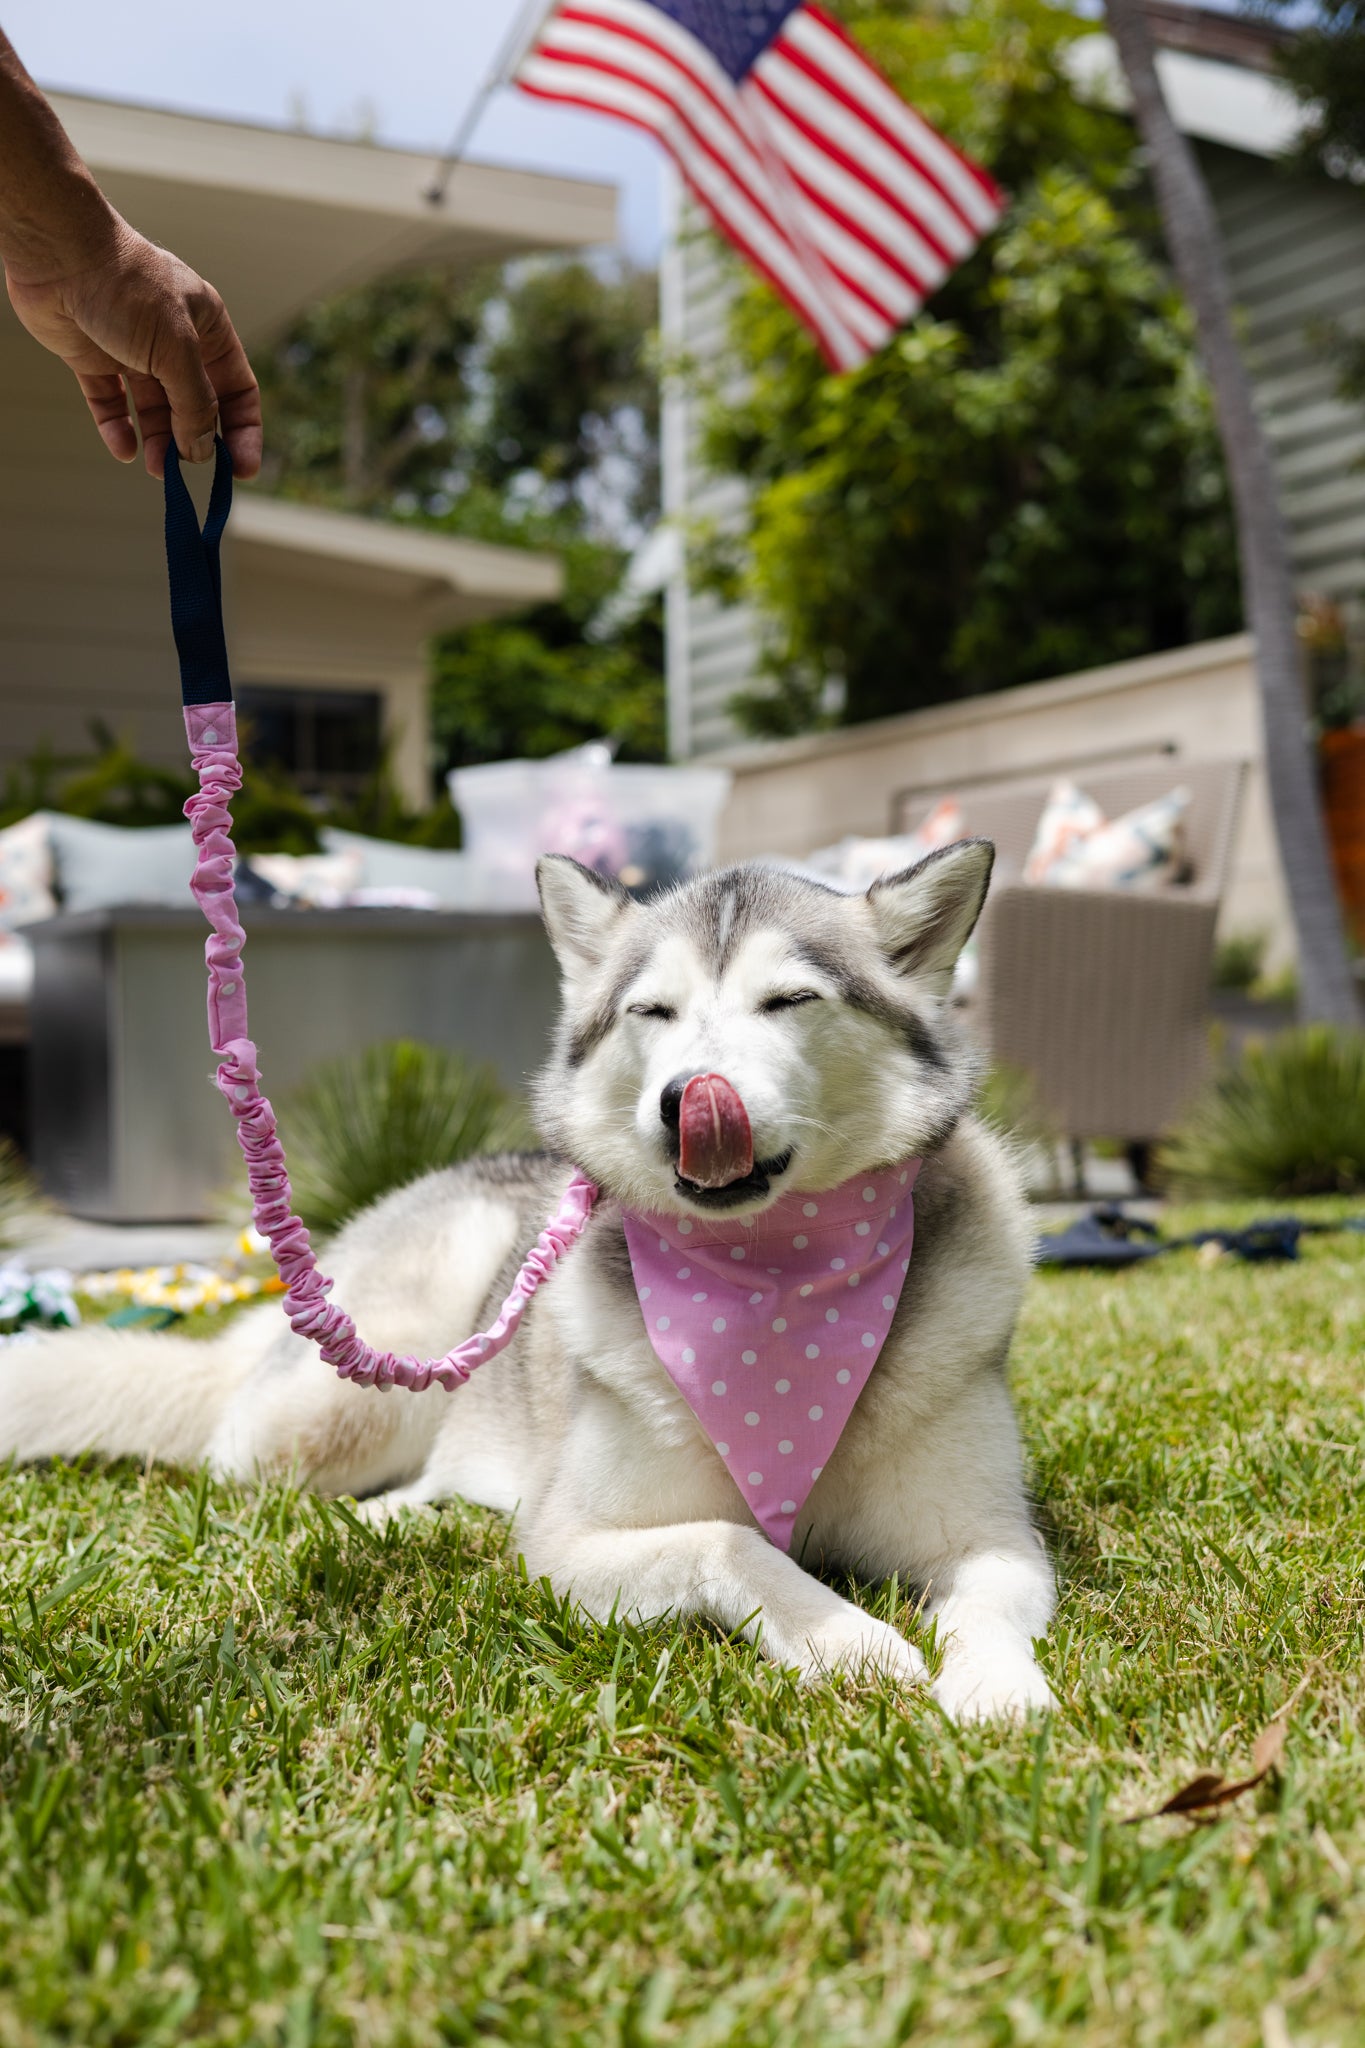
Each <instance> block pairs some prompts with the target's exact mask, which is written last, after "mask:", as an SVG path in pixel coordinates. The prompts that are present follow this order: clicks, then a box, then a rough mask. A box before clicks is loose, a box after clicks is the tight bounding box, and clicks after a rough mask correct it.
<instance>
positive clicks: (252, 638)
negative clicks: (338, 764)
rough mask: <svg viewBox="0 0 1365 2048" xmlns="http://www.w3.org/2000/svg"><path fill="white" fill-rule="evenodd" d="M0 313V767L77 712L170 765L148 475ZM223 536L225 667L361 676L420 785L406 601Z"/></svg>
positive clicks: (75, 739) (417, 709)
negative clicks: (0, 379) (0, 385)
mask: <svg viewBox="0 0 1365 2048" xmlns="http://www.w3.org/2000/svg"><path fill="white" fill-rule="evenodd" d="M0 323H3V324H0V373H3V375H4V378H5V402H4V404H3V405H0V773H3V771H4V770H5V769H6V768H8V767H10V766H12V765H13V764H14V763H15V762H17V761H20V760H22V759H23V758H24V757H25V756H26V755H29V754H31V753H32V752H33V751H34V750H35V748H37V747H39V746H42V745H44V744H46V745H49V746H51V747H53V748H55V749H56V750H57V751H58V752H60V753H62V754H82V753H85V752H88V751H89V748H90V730H89V728H90V721H91V720H92V719H94V718H98V719H100V720H102V721H103V722H104V723H105V724H106V725H108V726H110V727H111V728H112V729H113V730H114V731H115V732H116V733H119V734H120V735H126V736H127V737H128V739H129V740H131V742H132V744H133V745H134V747H135V748H136V749H137V750H138V752H139V753H141V754H142V755H143V756H144V757H145V758H146V759H148V760H151V761H155V762H160V763H163V764H165V765H166V766H175V767H182V766H184V764H185V759H186V755H185V732H184V727H183V725H182V724H181V719H180V686H179V678H178V674H177V670H176V662H175V651H174V648H173V646H172V644H171V631H170V613H169V610H168V604H167V594H166V567H165V556H164V544H163V540H162V500H161V490H160V487H159V485H157V484H154V483H153V482H152V481H151V480H150V478H148V477H147V476H145V475H144V474H143V473H142V472H141V470H140V469H139V470H126V469H123V468H121V467H120V465H119V464H117V463H116V462H114V461H113V460H112V459H111V458H110V457H109V456H107V455H106V454H105V453H104V452H103V450H102V449H101V447H100V445H99V442H98V440H97V438H96V435H95V431H94V428H93V427H92V426H91V425H90V423H89V420H88V418H87V416H86V413H85V408H84V406H83V405H82V403H81V401H80V397H79V394H78V392H77V391H76V389H75V386H74V384H73V382H72V380H71V377H70V374H69V373H68V372H67V371H66V370H64V369H63V368H62V367H61V365H60V364H59V363H57V362H55V361H54V360H53V359H52V358H50V357H48V356H46V355H44V354H43V353H42V352H41V351H40V350H38V349H37V348H35V347H34V346H33V344H32V343H31V342H30V341H28V339H27V337H25V336H22V335H20V334H19V333H18V332H17V331H13V332H11V331H7V330H8V329H9V327H10V326H11V324H12V316H10V314H9V311H8V308H5V309H4V310H3V313H0ZM11 344H12V346H11ZM223 552H224V580H225V583H226V585H227V592H228V595H227V609H228V617H229V621H230V653H231V656H232V660H233V668H234V674H235V676H236V678H237V680H238V681H239V682H252V681H254V682H262V683H271V682H273V683H310V684H314V685H317V686H319V687H322V686H325V687H328V688H333V689H347V688H355V689H366V690H378V691H379V692H380V693H381V695H382V696H383V698H384V701H385V729H386V736H388V737H390V738H391V740H392V744H393V750H394V768H395V773H396V775H397V777H398V780H399V782H400V784H401V786H402V788H403V791H404V794H405V795H406V796H407V797H408V798H409V800H410V801H412V802H414V803H426V802H428V801H429V800H430V794H431V792H430V785H429V775H428V768H427V737H426V673H425V661H424V652H423V639H424V635H425V633H426V631H427V625H426V622H425V619H424V617H423V607H422V605H421V603H420V601H416V600H414V598H413V597H412V595H411V594H410V593H408V592H406V591H403V590H402V589H398V590H394V591H391V592H389V593H388V594H385V593H382V592H381V591H378V590H376V589H371V588H367V587H364V581H363V577H362V576H361V575H360V574H359V573H358V572H357V573H356V574H353V575H352V577H351V578H350V579H349V580H348V579H347V578H346V577H336V578H332V577H329V576H324V575H320V574H318V573H317V571H316V570H315V569H310V566H309V564H308V562H307V561H306V560H302V559H298V558H293V559H291V558H288V557H286V558H283V559H282V560H280V561H279V562H278V563H276V562H272V560H271V559H270V555H269V551H268V550H266V549H265V548H263V547H257V546H241V547H236V546H234V543H233V542H232V540H231V538H230V537H229V539H228V541H227V542H226V543H225V546H224V551H223ZM357 586H359V587H357Z"/></svg>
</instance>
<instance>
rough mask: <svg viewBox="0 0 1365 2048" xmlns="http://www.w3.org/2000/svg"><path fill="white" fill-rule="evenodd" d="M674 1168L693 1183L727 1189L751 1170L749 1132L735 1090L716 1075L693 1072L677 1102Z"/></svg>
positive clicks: (752, 1145) (746, 1120)
mask: <svg viewBox="0 0 1365 2048" xmlns="http://www.w3.org/2000/svg"><path fill="white" fill-rule="evenodd" d="M678 1136H679V1138H680V1140H681V1148H680V1150H679V1154H678V1172H679V1173H680V1174H681V1175H682V1178H683V1179H684V1180H690V1181H691V1182H692V1185H693V1186H694V1187H698V1188H728V1187H729V1185H730V1183H731V1182H732V1181H736V1180H743V1179H745V1177H746V1176H747V1175H748V1174H751V1173H752V1172H753V1170H754V1134H753V1132H752V1131H751V1130H750V1129H749V1113H748V1111H747V1110H746V1109H745V1107H744V1103H743V1100H742V1098H741V1097H740V1094H739V1091H738V1090H737V1089H735V1088H732V1087H731V1086H730V1083H729V1082H728V1081H727V1080H726V1079H725V1078H724V1076H723V1075H721V1074H694V1075H693V1076H692V1079H691V1080H690V1081H689V1082H688V1084H687V1086H686V1087H685V1088H684V1089H683V1092H682V1102H681V1104H680V1106H679V1121H678Z"/></svg>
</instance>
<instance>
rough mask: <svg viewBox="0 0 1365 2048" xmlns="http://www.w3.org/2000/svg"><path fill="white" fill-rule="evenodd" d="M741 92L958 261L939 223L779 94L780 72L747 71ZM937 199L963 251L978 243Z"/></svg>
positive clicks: (909, 169)
mask: <svg viewBox="0 0 1365 2048" xmlns="http://www.w3.org/2000/svg"><path fill="white" fill-rule="evenodd" d="M782 56H783V57H784V58H785V57H786V56H787V52H786V51H785V50H784V51H783V52H782ZM817 83H818V84H819V85H820V86H821V87H822V88H823V86H824V80H823V79H821V80H818V81H817ZM745 89H746V91H749V92H754V93H761V94H762V95H763V97H764V98H765V99H766V100H768V101H770V102H771V104H772V105H773V106H775V107H776V108H777V109H778V111H779V112H780V113H781V114H783V115H784V116H785V117H786V119H787V120H788V121H790V122H791V124H792V126H793V127H794V128H797V129H799V130H800V132H801V134H802V135H803V136H804V137H805V139H806V141H807V143H808V144H809V145H810V146H811V148H813V149H814V150H816V151H817V152H818V153H819V154H820V155H821V156H824V157H828V158H829V159H830V161H831V162H832V163H836V164H838V165H839V166H840V168H841V169H843V170H845V171H847V172H848V174H849V176H850V177H853V178H856V179H857V180H858V183H859V184H860V185H866V187H867V189H868V191H869V192H871V193H872V194H873V195H874V196H875V197H876V198H878V199H880V200H881V202H882V204H883V206H887V207H889V208H890V209H891V211H892V212H893V213H895V214H898V215H899V216H900V218H901V219H902V220H903V221H906V222H908V223H909V225H910V226H911V227H913V228H914V230H915V232H916V234H918V235H920V236H921V237H922V238H923V240H924V241H926V242H927V243H928V244H929V245H930V247H931V248H932V249H933V251H934V253H935V255H937V256H938V257H939V258H940V259H941V260H942V262H943V263H945V264H947V265H951V264H953V263H960V262H961V261H962V256H963V253H964V249H963V248H961V247H959V248H957V249H954V248H953V247H952V245H951V244H950V243H949V242H948V241H947V240H946V239H945V234H944V225H943V223H942V222H941V221H940V220H933V221H931V220H930V219H929V218H928V215H927V212H926V209H925V208H924V207H923V206H922V205H921V206H914V205H912V204H911V202H910V201H909V200H908V199H907V198H905V197H904V196H902V195H901V194H900V193H898V192H896V191H894V190H893V189H892V187H891V186H889V185H888V184H887V183H886V180H885V178H884V177H882V176H880V175H879V174H878V173H877V172H876V171H875V170H873V169H872V168H871V166H870V165H869V164H868V163H867V162H866V161H865V160H864V159H861V158H859V157H857V156H855V155H854V154H853V153H852V151H851V149H849V148H848V147H846V146H845V145H844V144H843V143H842V142H839V141H836V139H835V137H834V136H833V135H832V134H830V133H829V132H828V131H827V130H825V129H822V128H821V127H819V126H818V124H817V123H816V122H815V121H814V120H813V119H812V117H811V115H810V114H809V113H808V112H807V111H806V110H805V108H803V107H802V106H800V105H799V104H798V103H797V101H796V100H795V99H793V98H791V97H789V96H788V94H787V93H786V92H784V91H783V81H782V78H781V75H780V73H779V74H778V75H776V76H773V75H771V74H769V73H767V72H765V71H764V69H763V67H762V66H761V65H760V66H759V67H758V68H756V69H755V70H754V71H752V72H750V74H749V77H748V79H747V80H746V82H745ZM836 97H837V95H836ZM905 169H906V174H907V176H909V177H919V176H920V173H919V170H918V168H917V166H915V165H913V164H909V163H907V164H906V166H905ZM923 182H924V183H925V184H926V185H929V184H930V183H931V181H930V180H929V179H927V178H925V179H924V180H923ZM932 189H933V191H934V192H935V193H936V194H938V188H937V186H933V187H932ZM938 197H939V199H940V203H941V205H942V207H943V209H944V210H945V211H946V212H947V213H948V214H949V215H950V217H951V219H952V222H953V225H954V227H955V228H956V231H957V234H958V236H959V238H960V241H961V243H962V244H963V245H965V248H967V249H970V248H971V247H972V246H973V245H974V244H975V243H976V242H977V241H979V240H980V236H979V235H978V233H977V230H976V229H975V228H974V227H972V226H971V225H970V224H969V223H968V222H967V221H965V220H963V218H962V216H961V214H960V213H959V212H958V211H957V209H956V208H955V207H954V206H952V205H951V204H950V203H949V201H947V200H946V199H943V197H942V195H941V194H938Z"/></svg>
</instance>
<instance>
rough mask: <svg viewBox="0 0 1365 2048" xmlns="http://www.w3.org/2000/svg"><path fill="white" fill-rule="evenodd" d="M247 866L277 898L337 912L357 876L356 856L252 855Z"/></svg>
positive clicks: (311, 907) (324, 854) (336, 854)
mask: <svg viewBox="0 0 1365 2048" xmlns="http://www.w3.org/2000/svg"><path fill="white" fill-rule="evenodd" d="M249 866H250V869H251V872H252V874H253V875H259V876H260V877H261V878H262V879H263V880H265V881H267V882H269V884H270V886H271V888H272V889H273V890H274V892H275V894H276V895H277V896H283V897H284V899H285V901H286V902H287V903H297V904H300V905H301V906H303V907H305V908H307V909H309V910H336V909H338V908H339V907H340V905H342V904H343V903H346V902H348V901H349V900H350V895H351V891H352V890H353V889H355V888H356V887H358V885H359V883H360V877H361V859H360V855H359V854H358V853H253V854H252V856H251V859H250V862H249Z"/></svg>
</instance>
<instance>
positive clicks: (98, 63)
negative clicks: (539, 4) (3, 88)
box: [0, 0, 661, 262]
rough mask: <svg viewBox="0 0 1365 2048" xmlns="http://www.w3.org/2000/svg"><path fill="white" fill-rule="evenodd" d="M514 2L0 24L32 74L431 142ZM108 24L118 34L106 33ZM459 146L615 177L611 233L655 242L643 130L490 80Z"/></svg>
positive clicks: (134, 95) (82, 5) (283, 5)
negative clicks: (475, 121) (615, 220)
mask: <svg viewBox="0 0 1365 2048" xmlns="http://www.w3.org/2000/svg"><path fill="white" fill-rule="evenodd" d="M518 11H519V7H518V0H327V4H325V5H324V4H323V0H216V4H214V5H213V6H211V7H204V6H198V5H194V4H190V5H187V4H186V0H138V5H137V6H136V7H135V8H132V9H130V10H128V11H127V12H126V13H124V14H122V15H111V13H110V10H109V6H108V0H0V25H3V27H4V29H5V32H6V34H7V35H8V36H9V38H10V41H11V42H12V43H13V44H14V46H15V48H16V49H17V50H18V52H19V54H20V56H21V57H22V58H23V60H24V62H25V63H26V64H27V66H28V68H29V70H30V71H31V72H32V73H33V75H34V77H35V78H36V79H37V80H38V82H39V83H40V84H41V85H44V86H48V87H53V88H57V87H64V88H66V89H67V90H70V91H75V92H85V93H93V94H97V95H99V96H101V97H104V98H108V99H127V100H142V101H147V102H149V103H150V104H152V105H155V106H166V107H175V108H179V109H182V110H184V111H186V112H189V113H202V114H220V115H225V116H227V117H228V118H229V119H230V118H233V117H236V118H238V119H242V120H249V121H266V122H272V123H277V124H279V125H282V126H287V125H292V124H293V123H294V121H295V120H296V118H297V111H298V110H299V109H302V110H303V113H304V117H305V119H306V123H307V125H308V126H309V127H311V128H315V129H318V130H320V131H324V132H335V133H343V134H344V133H352V134H354V133H355V132H356V131H357V129H358V128H362V127H368V126H370V125H371V124H373V129H374V133H375V136H376V139H377V140H379V141H381V142H390V143H396V144H399V145H401V146H402V147H404V148H414V149H430V150H431V151H432V152H433V155H434V154H435V153H436V152H437V151H439V150H440V149H441V148H443V147H444V145H445V144H446V143H447V142H448V141H449V139H450V137H451V135H452V134H453V133H454V131H455V129H456V127H457V126H458V124H459V120H460V116H461V114H462V113H463V111H464V109H465V107H466V106H467V105H468V104H469V102H470V101H471V99H472V98H473V96H474V94H475V93H476V92H477V91H478V89H479V86H480V84H481V82H482V81H483V79H484V78H485V77H486V76H487V74H488V70H489V67H490V66H491V64H492V63H493V61H494V58H495V56H496V54H497V51H498V49H499V47H500V45H501V43H502V41H503V39H504V37H505V36H506V34H507V33H508V30H509V28H510V26H511V25H512V23H513V21H514V19H515V17H516V15H517V13H518ZM115 28H117V31H118V32H117V33H111V31H112V30H113V29H115ZM469 153H470V155H471V156H474V157H482V158H485V159H486V160H489V161H491V162H495V163H509V164H520V165H524V166H526V167H528V168H530V169H535V170H546V171H566V172H569V173H577V174H578V175H579V176H581V177H592V178H602V179H605V180H607V181H608V182H609V183H612V184H615V185H617V186H618V187H619V188H620V230H621V238H622V241H623V243H624V245H625V247H626V248H627V249H629V251H630V253H631V254H632V256H634V257H635V258H636V259H637V260H639V261H642V262H651V261H653V259H654V257H655V256H656V254H657V251H658V242H659V234H660V206H661V196H660V194H661V181H660V175H659V160H658V155H657V152H656V150H655V148H654V146H653V144H652V143H650V142H649V141H648V140H647V138H646V137H644V136H642V135H637V134H636V133H634V132H633V131H632V130H631V129H629V128H627V127H625V126H623V125H622V124H621V123H619V122H615V121H608V120H604V119H603V118H602V117H601V116H600V115H592V114H578V113H575V112H573V111H572V110H571V109H570V108H567V107H564V108H560V107H552V106H548V105H546V104H545V103H543V102H538V101H535V100H532V99H528V98H526V97H524V96H523V95H522V94H520V93H516V92H509V91H502V92H499V93H497V94H496V95H495V96H494V98H493V99H492V101H491V102H490V104H489V106H488V108H487V111H486V112H485V114H484V115H483V118H482V119H481V121H480V123H479V127H478V129H477V131H476V133H475V136H474V140H473V143H472V146H471V148H470V152H469Z"/></svg>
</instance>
